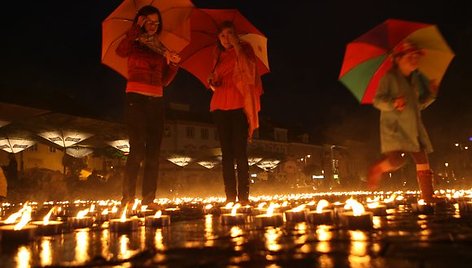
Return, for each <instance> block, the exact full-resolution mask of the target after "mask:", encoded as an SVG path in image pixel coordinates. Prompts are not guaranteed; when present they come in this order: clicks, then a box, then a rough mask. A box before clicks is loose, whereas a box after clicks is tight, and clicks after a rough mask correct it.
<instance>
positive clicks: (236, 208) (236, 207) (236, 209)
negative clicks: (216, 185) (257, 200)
mask: <svg viewBox="0 0 472 268" xmlns="http://www.w3.org/2000/svg"><path fill="white" fill-rule="evenodd" d="M240 207H241V204H239V203H237V204H236V205H234V207H233V208H232V209H231V215H232V216H235V215H236V212H237V211H238V208H240Z"/></svg>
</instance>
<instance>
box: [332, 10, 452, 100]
mask: <svg viewBox="0 0 472 268" xmlns="http://www.w3.org/2000/svg"><path fill="white" fill-rule="evenodd" d="M403 40H408V41H410V42H412V43H414V44H415V45H417V46H418V47H419V48H420V49H421V50H422V51H423V52H424V53H425V55H424V56H423V57H422V58H421V60H420V63H419V70H420V71H421V72H423V74H425V75H426V76H427V77H428V78H429V79H431V80H435V81H436V82H437V83H438V85H439V83H440V82H441V80H442V78H443V76H444V73H445V72H446V69H447V67H448V65H449V63H450V62H451V60H452V58H454V53H453V51H452V50H451V49H450V48H449V46H448V44H447V43H446V41H445V40H444V38H443V37H442V35H441V33H440V32H439V30H438V28H437V27H436V26H435V25H432V24H425V23H418V22H411V21H403V20H395V19H388V20H386V21H385V22H383V23H382V24H380V25H378V26H376V27H375V28H373V29H371V30H370V31H368V32H367V33H365V34H363V35H361V36H360V37H359V38H357V39H355V40H354V41H352V42H350V43H349V44H348V45H347V48H346V52H345V55H344V61H343V65H342V68H341V72H340V74H339V80H340V81H341V82H342V83H343V84H344V85H345V86H346V87H347V88H348V89H349V90H350V91H351V92H352V94H353V95H354V96H355V97H356V99H357V100H359V102H360V103H363V104H368V103H372V100H373V98H374V96H375V92H376V90H377V87H378V84H379V81H380V79H381V78H382V77H383V76H384V74H385V73H386V72H387V71H388V70H389V69H390V67H391V66H392V58H391V57H390V53H391V52H392V50H393V48H395V46H397V45H398V44H400V43H401V42H402V41H403Z"/></svg>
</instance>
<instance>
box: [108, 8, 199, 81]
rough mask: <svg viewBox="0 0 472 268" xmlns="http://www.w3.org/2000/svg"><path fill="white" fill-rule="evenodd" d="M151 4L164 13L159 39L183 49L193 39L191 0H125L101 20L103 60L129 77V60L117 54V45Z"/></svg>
mask: <svg viewBox="0 0 472 268" xmlns="http://www.w3.org/2000/svg"><path fill="white" fill-rule="evenodd" d="M147 5H152V6H154V7H156V8H158V9H159V11H160V12H161V16H162V26H163V28H162V32H161V34H160V36H159V39H160V40H161V42H162V43H163V44H164V46H165V47H166V48H167V49H169V50H172V51H176V52H180V51H181V50H182V49H183V48H184V47H185V46H187V45H188V43H189V42H190V25H189V16H190V13H191V12H192V8H193V4H192V2H191V1H190V0H124V1H123V3H121V4H120V5H119V6H118V7H117V8H116V9H115V10H114V11H113V12H112V13H111V14H110V15H109V16H108V17H107V18H106V19H105V20H104V21H103V23H102V63H103V64H105V65H107V66H109V67H110V68H112V69H113V70H115V71H117V72H118V73H120V74H121V75H123V76H124V77H127V76H128V74H127V61H126V59H125V58H122V57H120V56H118V55H117V54H116V52H115V51H116V48H117V46H118V44H119V43H120V41H121V40H122V39H123V38H124V37H125V35H126V32H127V31H128V30H129V29H130V27H131V26H132V25H133V20H134V17H135V16H136V13H137V12H138V10H139V9H140V8H142V7H143V6H147Z"/></svg>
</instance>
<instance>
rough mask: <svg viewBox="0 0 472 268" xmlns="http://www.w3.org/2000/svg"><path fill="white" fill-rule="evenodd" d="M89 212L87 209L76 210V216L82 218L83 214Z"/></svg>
mask: <svg viewBox="0 0 472 268" xmlns="http://www.w3.org/2000/svg"><path fill="white" fill-rule="evenodd" d="M88 213H89V209H88V208H87V209H84V210H81V211H79V212H77V218H78V219H83V218H84V217H85V215H87V214H88Z"/></svg>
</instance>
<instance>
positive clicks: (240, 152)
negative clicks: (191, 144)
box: [213, 109, 249, 202]
mask: <svg viewBox="0 0 472 268" xmlns="http://www.w3.org/2000/svg"><path fill="white" fill-rule="evenodd" d="M213 119H214V121H215V123H216V126H217V128H218V135H219V138H220V144H221V153H222V157H223V159H222V164H223V179H224V184H225V193H226V199H227V202H230V201H236V196H237V197H238V200H239V201H240V202H245V201H247V200H248V198H249V165H248V159H247V138H248V123H247V118H246V115H245V114H244V111H243V110H242V109H238V110H229V111H222V110H216V111H214V112H213ZM235 162H236V166H237V168H236V169H237V175H238V176H237V181H236V174H235V170H234V164H235ZM236 182H237V184H236Z"/></svg>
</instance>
